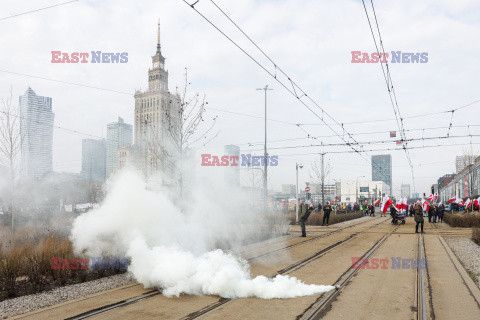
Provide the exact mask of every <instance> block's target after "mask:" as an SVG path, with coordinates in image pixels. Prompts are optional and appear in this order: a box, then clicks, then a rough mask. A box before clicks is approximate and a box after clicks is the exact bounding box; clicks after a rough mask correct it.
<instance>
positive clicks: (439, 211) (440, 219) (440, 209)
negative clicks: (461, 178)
mask: <svg viewBox="0 0 480 320" xmlns="http://www.w3.org/2000/svg"><path fill="white" fill-rule="evenodd" d="M444 213H445V206H444V205H443V204H440V205H439V206H438V207H437V216H438V222H443V215H444Z"/></svg>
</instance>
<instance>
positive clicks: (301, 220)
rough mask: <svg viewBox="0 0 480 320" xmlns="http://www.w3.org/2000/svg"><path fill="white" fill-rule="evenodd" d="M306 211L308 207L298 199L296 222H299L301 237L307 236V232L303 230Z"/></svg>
mask: <svg viewBox="0 0 480 320" xmlns="http://www.w3.org/2000/svg"><path fill="white" fill-rule="evenodd" d="M307 213H308V207H307V205H306V204H305V203H304V201H303V200H300V206H299V207H298V222H299V223H300V228H302V237H306V236H307V232H306V230H305V223H306V222H307V218H308V216H307Z"/></svg>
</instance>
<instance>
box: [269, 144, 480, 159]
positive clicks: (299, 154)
mask: <svg viewBox="0 0 480 320" xmlns="http://www.w3.org/2000/svg"><path fill="white" fill-rule="evenodd" d="M470 145H480V143H453V144H437V145H430V146H428V145H427V146H418V147H407V149H409V150H412V149H428V148H443V147H455V146H470ZM367 151H368V152H376V151H403V148H385V149H368V150H367ZM353 152H354V151H351V150H343V151H328V152H327V153H330V154H345V153H353ZM318 154H320V152H309V153H295V154H279V155H278V156H279V157H291V156H309V155H318Z"/></svg>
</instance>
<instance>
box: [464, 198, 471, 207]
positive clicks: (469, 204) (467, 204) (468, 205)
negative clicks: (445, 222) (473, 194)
mask: <svg viewBox="0 0 480 320" xmlns="http://www.w3.org/2000/svg"><path fill="white" fill-rule="evenodd" d="M471 205H472V200H470V198H468V199H467V201H466V202H465V209H468V208H470V206H471Z"/></svg>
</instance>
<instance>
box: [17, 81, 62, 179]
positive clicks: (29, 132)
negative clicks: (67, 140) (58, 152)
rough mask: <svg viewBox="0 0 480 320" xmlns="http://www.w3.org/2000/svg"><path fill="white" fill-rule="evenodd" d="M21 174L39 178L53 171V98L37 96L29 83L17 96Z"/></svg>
mask: <svg viewBox="0 0 480 320" xmlns="http://www.w3.org/2000/svg"><path fill="white" fill-rule="evenodd" d="M19 101H20V137H21V151H22V157H21V158H22V160H21V174H22V176H24V177H26V178H40V177H41V176H43V175H44V174H46V173H50V172H52V171H53V166H52V145H53V121H54V118H55V114H54V113H53V112H52V98H50V97H42V96H38V95H37V94H36V93H35V92H34V91H33V90H32V89H31V88H30V87H28V89H27V91H26V92H25V94H24V95H23V96H20V99H19Z"/></svg>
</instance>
